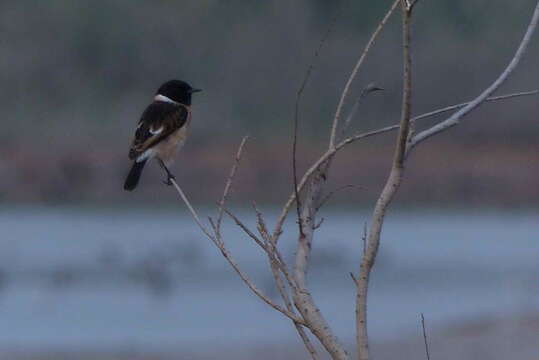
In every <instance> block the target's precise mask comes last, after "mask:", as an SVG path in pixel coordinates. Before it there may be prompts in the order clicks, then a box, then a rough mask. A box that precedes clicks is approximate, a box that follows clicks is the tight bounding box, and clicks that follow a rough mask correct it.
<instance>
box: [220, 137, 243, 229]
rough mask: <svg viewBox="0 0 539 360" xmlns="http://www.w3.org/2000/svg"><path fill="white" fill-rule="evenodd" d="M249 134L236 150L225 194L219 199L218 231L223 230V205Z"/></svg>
mask: <svg viewBox="0 0 539 360" xmlns="http://www.w3.org/2000/svg"><path fill="white" fill-rule="evenodd" d="M248 138H249V136H244V137H243V139H242V140H241V143H240V146H239V147H238V151H237V152H236V157H235V158H234V165H232V168H231V169H230V174H229V175H228V179H227V180H226V185H225V190H224V191H223V196H222V197H221V201H219V215H218V216H217V224H216V228H217V229H218V231H221V221H222V220H223V206H224V205H225V202H226V200H227V198H228V193H229V192H230V188H231V187H232V182H233V181H234V176H235V175H236V170H237V169H238V165H239V163H240V159H241V153H242V151H243V146H244V145H245V142H246V141H247V139H248Z"/></svg>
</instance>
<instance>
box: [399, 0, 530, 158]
mask: <svg viewBox="0 0 539 360" xmlns="http://www.w3.org/2000/svg"><path fill="white" fill-rule="evenodd" d="M538 21H539V2H538V3H537V5H536V6H535V11H534V13H533V16H532V18H531V20H530V23H529V25H528V28H527V29H526V33H525V34H524V37H523V38H522V41H521V43H520V45H519V47H518V49H517V51H516V52H515V55H514V56H513V58H512V59H511V61H510V62H509V65H507V67H506V68H505V70H504V71H503V72H502V73H501V74H500V76H499V77H498V78H497V79H496V80H495V81H494V82H493V83H492V85H490V86H489V87H488V88H486V89H485V90H484V91H483V92H482V93H481V94H480V95H479V96H478V97H476V98H475V99H474V100H472V101H471V102H470V103H469V104H467V105H466V106H464V107H463V108H462V109H460V110H459V111H457V112H456V113H454V114H453V115H451V116H450V117H449V118H447V119H446V120H444V121H442V122H440V123H438V124H436V125H434V126H433V127H431V128H429V129H427V130H423V131H421V132H420V133H418V134H417V135H415V136H414V137H413V139H412V140H411V141H410V144H409V151H411V150H412V149H413V148H414V147H415V146H416V145H417V144H419V143H420V142H422V141H424V140H426V139H428V138H429V137H431V136H433V135H436V134H438V133H440V132H442V131H445V130H447V129H449V128H451V127H453V126H455V125H457V124H458V123H459V122H460V120H461V119H462V118H463V117H464V116H466V115H467V114H469V113H470V112H471V111H472V110H474V109H476V108H477V107H479V106H480V105H481V104H483V103H484V102H485V100H486V99H487V98H488V97H489V96H490V95H492V94H493V93H494V92H495V91H496V90H497V89H498V88H499V87H500V86H501V85H502V84H503V83H504V82H505V81H506V80H507V79H508V78H509V76H510V75H511V74H512V73H513V71H514V70H515V69H516V67H517V66H518V64H519V62H520V60H521V59H522V57H523V56H524V54H525V53H526V50H527V49H528V45H529V44H530V40H531V38H532V35H533V33H534V32H535V29H536V28H537V23H538Z"/></svg>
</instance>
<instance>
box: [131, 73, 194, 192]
mask: <svg viewBox="0 0 539 360" xmlns="http://www.w3.org/2000/svg"><path fill="white" fill-rule="evenodd" d="M198 91H200V89H194V88H192V87H191V86H190V85H189V84H187V83H186V82H184V81H181V80H170V81H167V82H166V83H164V84H163V85H161V86H160V87H159V89H157V92H156V93H155V96H154V98H153V102H152V103H151V104H150V105H148V107H147V108H146V110H144V112H143V113H142V116H141V118H140V120H139V122H138V126H137V130H136V131H135V138H134V139H133V142H132V144H131V148H130V149H129V159H131V160H134V163H133V166H132V167H131V171H129V174H128V175H127V178H126V179H125V183H124V189H125V190H128V191H131V190H133V189H134V188H135V187H136V186H137V184H138V182H139V179H140V175H141V174H142V169H144V165H145V164H146V162H147V161H148V160H150V159H153V158H156V159H157V161H159V164H160V165H161V167H162V168H163V169H164V170H165V172H166V174H167V180H166V182H165V183H166V184H168V185H172V182H171V179H174V176H173V175H172V173H171V172H170V170H169V169H168V167H169V166H170V165H171V164H172V162H173V160H174V155H175V154H176V152H177V151H178V150H179V149H180V148H181V147H182V146H183V144H184V142H185V139H186V137H187V131H188V129H189V123H190V122H191V96H192V94H193V93H196V92H198Z"/></svg>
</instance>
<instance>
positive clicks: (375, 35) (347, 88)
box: [329, 0, 400, 149]
mask: <svg viewBox="0 0 539 360" xmlns="http://www.w3.org/2000/svg"><path fill="white" fill-rule="evenodd" d="M399 2H400V0H395V1H394V2H393V5H391V8H389V10H388V11H387V13H386V15H385V16H384V18H383V19H382V21H380V23H379V24H378V26H377V27H376V30H374V33H373V34H372V35H371V37H370V39H369V41H368V42H367V45H365V48H364V49H363V52H362V53H361V56H360V57H359V59H358V61H357V63H356V65H355V66H354V69H353V70H352V73H351V74H350V76H349V77H348V81H347V82H346V85H345V86H344V89H343V91H342V93H341V98H340V100H339V104H338V105H337V110H336V111H335V117H334V118H333V125H332V127H331V135H330V138H329V148H330V149H332V148H333V147H334V146H335V142H336V136H337V128H338V126H339V120H340V118H341V113H342V110H343V107H344V102H345V100H346V97H347V96H348V92H349V91H350V86H351V85H352V82H353V81H354V79H355V78H356V75H357V73H358V71H359V69H360V68H361V65H363V62H364V61H365V58H366V57H367V54H368V53H369V51H370V49H371V47H372V46H373V45H374V43H375V42H376V39H377V38H378V35H380V32H381V31H382V29H383V28H384V26H385V25H386V23H387V21H388V20H389V18H390V17H391V14H393V11H395V9H396V8H397V5H398V4H399Z"/></svg>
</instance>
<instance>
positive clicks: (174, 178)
mask: <svg viewBox="0 0 539 360" xmlns="http://www.w3.org/2000/svg"><path fill="white" fill-rule="evenodd" d="M157 160H159V165H161V167H162V168H163V169H164V170H165V172H166V173H167V179H166V180H165V181H163V184H165V185H168V186H170V185H172V180H176V177H175V176H174V175H172V173H171V172H170V170H169V169H168V167H167V166H166V165H165V163H164V162H163V160H161V159H159V158H158V159H157Z"/></svg>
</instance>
